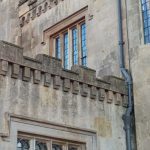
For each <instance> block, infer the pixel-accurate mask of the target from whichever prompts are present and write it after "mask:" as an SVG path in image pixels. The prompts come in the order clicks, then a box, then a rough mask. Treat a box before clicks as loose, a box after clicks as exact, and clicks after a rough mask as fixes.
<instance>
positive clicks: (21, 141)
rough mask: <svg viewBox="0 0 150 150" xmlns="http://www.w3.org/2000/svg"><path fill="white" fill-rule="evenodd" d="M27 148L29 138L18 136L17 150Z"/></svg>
mask: <svg viewBox="0 0 150 150" xmlns="http://www.w3.org/2000/svg"><path fill="white" fill-rule="evenodd" d="M29 149H30V144H29V140H26V139H20V138H18V140H17V150H29Z"/></svg>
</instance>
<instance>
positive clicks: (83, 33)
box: [81, 23, 87, 66]
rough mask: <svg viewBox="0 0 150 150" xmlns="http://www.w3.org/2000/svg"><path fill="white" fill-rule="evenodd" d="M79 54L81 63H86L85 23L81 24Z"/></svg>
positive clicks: (84, 64)
mask: <svg viewBox="0 0 150 150" xmlns="http://www.w3.org/2000/svg"><path fill="white" fill-rule="evenodd" d="M81 54H82V58H81V60H82V65H83V66H86V65H87V47H86V24H85V23H84V24H82V25H81Z"/></svg>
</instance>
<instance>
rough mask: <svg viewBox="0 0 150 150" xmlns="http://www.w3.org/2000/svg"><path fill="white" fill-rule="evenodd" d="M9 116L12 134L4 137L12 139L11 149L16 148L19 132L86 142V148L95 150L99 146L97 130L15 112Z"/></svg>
mask: <svg viewBox="0 0 150 150" xmlns="http://www.w3.org/2000/svg"><path fill="white" fill-rule="evenodd" d="M9 117H10V119H9V120H10V122H9V125H10V135H9V136H8V137H6V138H4V140H9V141H10V143H11V145H12V146H13V147H11V148H12V149H11V150H16V145H17V137H18V134H19V133H24V134H29V135H30V134H31V135H38V136H41V137H42V136H43V137H53V138H55V139H62V140H65V141H67V140H69V141H77V142H79V143H85V145H86V150H94V149H96V147H97V136H96V132H95V131H92V130H88V129H81V128H75V127H71V126H66V125H62V124H57V123H53V122H48V121H43V120H38V119H32V118H29V117H25V116H20V115H14V114H9Z"/></svg>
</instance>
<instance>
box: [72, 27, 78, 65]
mask: <svg viewBox="0 0 150 150" xmlns="http://www.w3.org/2000/svg"><path fill="white" fill-rule="evenodd" d="M72 49H73V65H77V64H78V32H77V28H74V29H73V30H72Z"/></svg>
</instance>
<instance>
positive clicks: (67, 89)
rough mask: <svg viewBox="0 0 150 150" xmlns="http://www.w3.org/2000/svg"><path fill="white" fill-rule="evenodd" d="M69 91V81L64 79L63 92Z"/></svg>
mask: <svg viewBox="0 0 150 150" xmlns="http://www.w3.org/2000/svg"><path fill="white" fill-rule="evenodd" d="M69 90H70V80H69V79H64V83H63V91H64V92H68V91H69Z"/></svg>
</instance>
